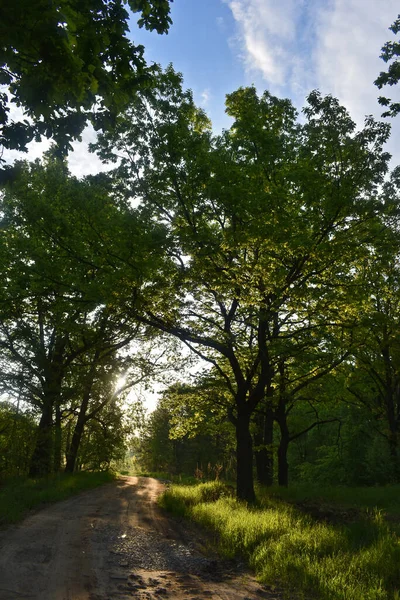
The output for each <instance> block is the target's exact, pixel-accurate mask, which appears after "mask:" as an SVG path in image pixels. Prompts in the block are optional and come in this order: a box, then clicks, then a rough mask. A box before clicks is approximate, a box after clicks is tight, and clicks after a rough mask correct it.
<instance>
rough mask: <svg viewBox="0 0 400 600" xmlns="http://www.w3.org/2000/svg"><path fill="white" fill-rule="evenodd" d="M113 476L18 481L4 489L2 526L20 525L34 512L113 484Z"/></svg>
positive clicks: (1, 487) (1, 492) (1, 494)
mask: <svg viewBox="0 0 400 600" xmlns="http://www.w3.org/2000/svg"><path fill="white" fill-rule="evenodd" d="M114 479H115V476H114V475H113V474H112V473H109V472H105V471H103V472H99V473H86V472H82V473H76V474H74V475H64V474H62V475H61V474H60V475H55V476H52V477H47V478H44V479H26V478H16V479H12V480H9V481H6V482H5V483H3V484H2V485H0V525H7V524H9V523H16V522H18V521H20V520H21V519H23V517H24V516H25V515H26V513H27V512H28V511H29V510H32V509H33V508H37V507H39V506H40V505H42V504H46V503H50V502H58V501H59V500H64V499H65V498H68V497H69V496H73V495H74V494H78V493H79V492H81V491H83V490H88V489H92V488H95V487H98V486H99V485H103V484H104V483H108V482H110V481H113V480H114Z"/></svg>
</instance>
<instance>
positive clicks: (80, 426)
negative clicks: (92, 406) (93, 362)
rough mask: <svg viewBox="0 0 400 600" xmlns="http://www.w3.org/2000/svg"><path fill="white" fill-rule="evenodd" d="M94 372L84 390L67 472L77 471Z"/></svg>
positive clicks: (68, 450)
mask: <svg viewBox="0 0 400 600" xmlns="http://www.w3.org/2000/svg"><path fill="white" fill-rule="evenodd" d="M92 375H93V374H92V373H91V377H90V380H89V382H88V384H87V387H86V390H85V391H84V394H83V398H82V403H81V406H80V409H79V414H78V419H77V421H76V425H75V429H74V433H73V434H72V439H71V443H70V445H69V447H68V449H67V462H66V465H65V472H66V473H73V472H74V471H75V465H76V459H77V456H78V450H79V446H80V443H81V439H82V435H83V431H84V429H85V424H86V413H87V409H88V406H89V400H90V393H91V390H92V384H93V376H92Z"/></svg>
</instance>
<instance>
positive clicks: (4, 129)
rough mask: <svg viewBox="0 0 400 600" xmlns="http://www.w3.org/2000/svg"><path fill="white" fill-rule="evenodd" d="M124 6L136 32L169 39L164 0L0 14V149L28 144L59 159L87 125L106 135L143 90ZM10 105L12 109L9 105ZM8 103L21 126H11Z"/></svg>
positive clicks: (147, 75)
mask: <svg viewBox="0 0 400 600" xmlns="http://www.w3.org/2000/svg"><path fill="white" fill-rule="evenodd" d="M126 5H128V7H129V8H130V9H131V10H132V11H133V12H139V13H140V18H139V21H138V24H139V26H140V27H143V26H144V27H146V28H147V29H151V30H156V31H157V32H158V33H166V32H167V31H168V28H169V25H170V24H171V19H170V16H169V10H170V2H169V0H151V1H147V0H129V2H127V1H124V0H73V1H72V2H71V1H70V0H60V1H59V2H47V1H46V0H38V1H35V2H28V1H27V0H16V1H15V2H5V3H2V6H1V7H0V40H1V42H0V84H2V85H3V86H7V88H8V91H4V88H3V91H2V92H1V94H0V128H1V129H0V144H1V145H2V146H3V147H4V148H11V149H17V150H25V149H26V144H27V143H28V142H29V141H31V140H32V139H36V140H38V139H40V138H41V137H42V136H46V137H49V138H50V137H51V138H52V139H53V140H55V141H56V142H57V144H58V146H59V148H60V151H65V150H66V149H68V148H70V142H71V141H72V140H74V139H79V137H80V134H81V133H82V131H83V129H84V127H85V126H86V123H87V121H88V120H90V121H91V122H92V123H93V124H94V126H95V127H96V128H104V127H109V126H111V125H112V123H113V122H114V120H115V117H116V115H117V114H118V112H119V111H120V110H122V109H123V108H124V107H125V106H126V104H127V102H128V101H129V100H130V99H131V98H132V96H133V95H134V94H135V93H136V92H137V90H138V89H140V88H143V87H144V86H146V85H148V84H149V82H150V80H151V76H152V73H153V69H152V68H149V67H147V65H146V63H145V61H144V58H143V47H142V46H135V45H134V43H133V42H132V41H131V40H130V38H129V36H128V32H129V25H128V20H129V13H128V11H127V10H126ZM10 101H11V104H10ZM12 103H14V104H15V105H16V106H17V107H19V108H21V109H22V111H23V113H24V116H25V117H26V118H25V119H20V118H19V117H17V118H15V117H14V115H13V112H12V110H11V108H12Z"/></svg>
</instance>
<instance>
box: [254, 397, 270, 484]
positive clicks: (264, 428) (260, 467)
mask: <svg viewBox="0 0 400 600" xmlns="http://www.w3.org/2000/svg"><path fill="white" fill-rule="evenodd" d="M273 436H274V414H273V410H272V407H268V406H267V407H266V409H265V412H264V413H263V414H260V415H258V416H257V419H256V432H255V434H254V445H255V446H259V447H260V448H259V449H258V450H255V452H254V456H255V461H256V472H257V481H258V483H260V484H261V485H267V486H270V485H272V484H273V480H274V460H273V450H272V444H273V441H274V440H273Z"/></svg>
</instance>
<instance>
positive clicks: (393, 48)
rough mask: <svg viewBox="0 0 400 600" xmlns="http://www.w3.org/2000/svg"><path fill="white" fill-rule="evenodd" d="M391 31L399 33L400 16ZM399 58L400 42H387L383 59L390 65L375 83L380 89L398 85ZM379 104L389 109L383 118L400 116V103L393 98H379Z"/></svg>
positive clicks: (399, 77)
mask: <svg viewBox="0 0 400 600" xmlns="http://www.w3.org/2000/svg"><path fill="white" fill-rule="evenodd" d="M389 29H390V30H391V31H392V32H393V33H394V34H396V35H397V34H398V33H399V31H400V15H399V16H398V17H397V19H396V20H395V22H394V23H393V24H392V25H391V26H390V27H389ZM399 56H400V43H399V42H396V41H395V42H386V44H385V45H384V46H383V47H382V53H381V58H382V60H384V61H385V63H389V66H388V68H387V70H386V71H381V73H379V76H378V77H377V79H376V80H375V81H374V83H375V85H376V86H377V87H378V89H380V90H381V89H382V88H383V87H384V86H386V85H389V86H393V85H397V84H398V82H399V80H400V61H399V60H398V57H399ZM378 102H379V104H381V105H382V106H386V107H388V110H386V111H385V112H384V113H383V115H382V116H383V117H395V116H396V115H398V114H399V112H400V102H395V101H393V100H392V99H391V98H387V97H386V96H379V98H378Z"/></svg>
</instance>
